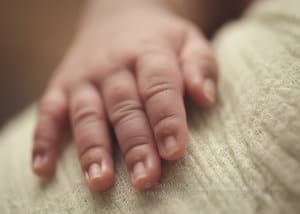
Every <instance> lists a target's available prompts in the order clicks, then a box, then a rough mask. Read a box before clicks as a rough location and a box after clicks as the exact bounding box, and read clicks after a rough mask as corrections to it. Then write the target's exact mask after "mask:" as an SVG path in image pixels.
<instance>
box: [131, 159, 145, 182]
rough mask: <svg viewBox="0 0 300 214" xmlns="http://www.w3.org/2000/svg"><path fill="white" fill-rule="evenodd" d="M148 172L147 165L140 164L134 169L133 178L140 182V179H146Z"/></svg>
mask: <svg viewBox="0 0 300 214" xmlns="http://www.w3.org/2000/svg"><path fill="white" fill-rule="evenodd" d="M146 176H147V174H146V170H145V165H144V163H143V162H138V163H136V164H135V165H134V167H133V178H134V180H135V181H138V180H140V179H143V178H144V177H146Z"/></svg>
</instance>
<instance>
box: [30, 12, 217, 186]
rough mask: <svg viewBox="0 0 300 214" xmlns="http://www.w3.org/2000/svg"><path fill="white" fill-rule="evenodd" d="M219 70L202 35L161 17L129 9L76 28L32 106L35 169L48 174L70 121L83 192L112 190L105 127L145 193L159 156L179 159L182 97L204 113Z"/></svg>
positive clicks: (183, 23)
mask: <svg viewBox="0 0 300 214" xmlns="http://www.w3.org/2000/svg"><path fill="white" fill-rule="evenodd" d="M216 80H217V66H216V61H215V58H214V56H213V53H212V50H211V49H210V47H209V44H208V42H207V41H206V39H205V38H204V36H203V35H202V33H201V32H199V31H198V30H197V27H196V26H194V25H193V24H192V23H190V22H189V21H187V20H185V19H184V18H181V17H178V16H175V15H173V14H171V13H169V12H166V11H164V10H158V9H157V10H156V9H147V10H134V9H132V10H128V11H121V12H120V13H118V14H117V13H115V14H113V15H108V14H107V13H103V14H99V15H98V16H97V18H94V19H92V21H91V20H89V21H88V23H85V24H83V27H82V29H81V32H80V33H79V34H78V36H77V38H76V40H75V42H74V43H73V45H72V47H71V49H70V50H69V52H68V53H67V54H66V56H65V58H64V60H63V61H62V63H61V64H60V66H58V68H57V70H56V72H55V74H54V75H53V78H52V80H51V81H50V84H49V85H48V87H47V90H46V92H45V94H44V96H43V98H42V99H41V102H40V104H39V112H38V122H37V126H36V130H35V135H34V146H33V170H34V172H35V173H36V174H37V175H39V176H50V175H52V174H53V173H54V171H55V165H56V161H57V156H58V150H59V144H60V143H61V140H62V137H63V135H64V130H65V128H66V127H67V124H68V121H70V124H71V128H72V132H73V136H74V141H75V145H76V148H77V151H78V158H79V161H80V164H81V167H82V170H83V172H84V174H85V178H86V181H87V184H88V186H89V187H90V188H91V189H93V190H96V191H105V190H107V189H108V188H110V187H111V186H112V184H113V177H114V166H113V165H114V163H113V156H112V154H113V153H112V144H111V135H110V126H111V127H112V128H113V131H114V133H115V135H116V138H117V141H118V143H119V146H120V149H121V152H122V154H123V157H124V160H125V162H126V165H127V169H128V172H129V175H130V180H131V183H132V185H133V186H134V187H136V188H138V189H141V190H142V189H146V188H149V187H151V185H153V184H154V183H156V182H157V181H158V180H159V178H160V175H161V159H165V160H175V159H178V158H180V157H181V156H182V155H183V153H184V151H185V149H186V146H187V122H186V114H185V108H184V100H183V96H184V93H186V94H187V95H188V96H189V97H190V98H191V99H192V100H193V101H194V102H195V103H197V104H198V105H199V106H201V107H209V106H211V105H212V104H213V103H214V100H215V96H216Z"/></svg>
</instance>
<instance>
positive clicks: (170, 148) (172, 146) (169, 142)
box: [164, 136, 178, 155]
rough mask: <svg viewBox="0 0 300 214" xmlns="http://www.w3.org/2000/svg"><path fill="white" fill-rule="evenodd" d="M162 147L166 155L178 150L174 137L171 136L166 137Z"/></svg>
mask: <svg viewBox="0 0 300 214" xmlns="http://www.w3.org/2000/svg"><path fill="white" fill-rule="evenodd" d="M164 147H165V151H166V153H167V154H168V155H173V154H174V153H176V152H177V150H178V145H177V141H176V138H175V137H173V136H169V137H166V138H165V142H164Z"/></svg>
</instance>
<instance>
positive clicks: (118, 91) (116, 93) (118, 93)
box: [107, 83, 131, 105]
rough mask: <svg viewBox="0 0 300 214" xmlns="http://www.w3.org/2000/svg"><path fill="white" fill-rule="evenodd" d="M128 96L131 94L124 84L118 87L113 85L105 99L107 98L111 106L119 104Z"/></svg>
mask: <svg viewBox="0 0 300 214" xmlns="http://www.w3.org/2000/svg"><path fill="white" fill-rule="evenodd" d="M129 94H131V90H130V88H129V87H127V86H126V85H125V84H124V83H120V84H119V85H114V86H112V88H111V89H110V90H109V91H108V95H107V97H109V99H110V102H111V103H112V105H115V104H116V103H120V102H122V101H125V100H127V99H128V96H129Z"/></svg>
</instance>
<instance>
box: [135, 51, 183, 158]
mask: <svg viewBox="0 0 300 214" xmlns="http://www.w3.org/2000/svg"><path fill="white" fill-rule="evenodd" d="M136 72H137V79H138V86H139V90H140V93H141V96H142V99H143V101H144V103H145V107H146V111H147V114H148V118H149V120H150V123H151V126H152V130H153V132H154V135H155V138H156V142H157V145H158V149H159V152H160V155H161V157H162V158H164V159H167V160H174V159H178V158H180V157H181V156H182V155H183V153H184V151H185V148H186V145H187V122H186V115H185V109H184V102H183V89H182V88H183V87H182V85H183V83H182V77H181V73H180V70H179V65H178V62H177V59H176V56H175V54H173V53H169V52H160V51H156V52H149V53H146V54H145V55H143V56H142V57H141V58H139V60H138V62H137V65H136Z"/></svg>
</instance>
